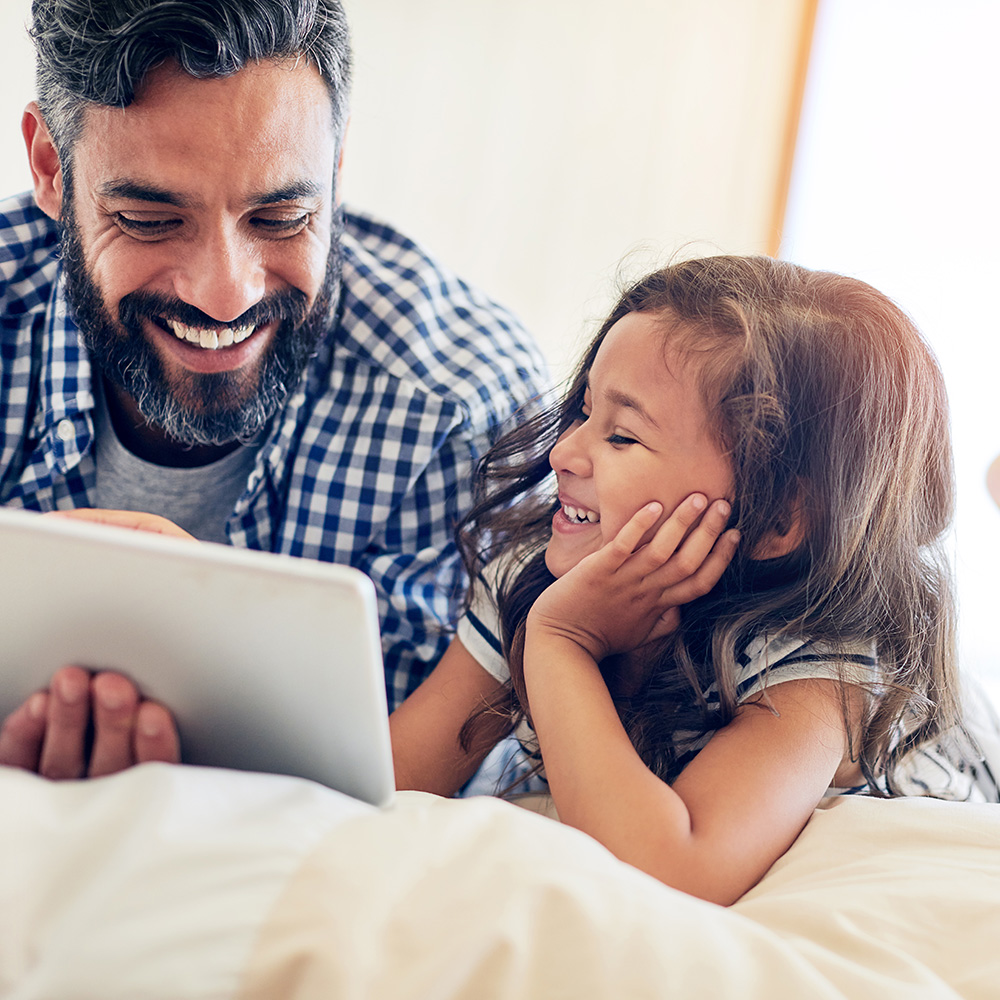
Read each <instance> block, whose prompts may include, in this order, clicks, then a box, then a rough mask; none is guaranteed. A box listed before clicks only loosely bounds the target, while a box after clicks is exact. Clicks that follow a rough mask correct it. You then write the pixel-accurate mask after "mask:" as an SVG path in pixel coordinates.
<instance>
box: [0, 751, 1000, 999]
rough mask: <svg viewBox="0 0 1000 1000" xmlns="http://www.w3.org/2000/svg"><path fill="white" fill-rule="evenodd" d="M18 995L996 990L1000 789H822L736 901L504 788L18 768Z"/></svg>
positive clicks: (13, 820)
mask: <svg viewBox="0 0 1000 1000" xmlns="http://www.w3.org/2000/svg"><path fill="white" fill-rule="evenodd" d="M0 803H2V809H3V815H4V820H3V823H2V826H0V850H2V851H3V857H4V862H5V863H4V865H3V866H2V869H0V995H2V996H4V997H9V998H13V1000H43V998H44V1000H55V998H58V1000H77V998H80V1000H83V998H88V1000H89V998H95V1000H96V998H100V1000H118V998H121V1000H125V998H128V1000H136V998H140V997H141V998H160V997H163V998H167V997H170V998H172V1000H209V998H211V1000H218V998H232V1000H264V998H267V1000H273V998H277V997H281V998H285V1000H313V998H315V1000H319V998H324V1000H328V998H336V997H351V998H372V1000H375V998H377V1000H394V998H400V1000H402V998H407V1000H409V998H412V1000H427V998H435V1000H452V998H454V1000H458V998H469V1000H472V998H475V1000H489V998H497V1000H507V998H510V1000H513V998H518V1000H531V998H538V1000H542V998H544V1000H551V998H558V997H573V998H601V1000H604V998H608V1000H611V998H614V1000H621V998H629V1000H633V998H634V1000H643V998H660V997H664V998H666V997H671V998H678V997H681V998H683V997H698V998H700V997H706V996H710V997H713V998H718V997H722V998H725V997H733V998H737V997H738V998H740V1000H747V998H749V1000H754V998H761V1000H764V998H767V1000H773V998H775V997H810V998H827V997H829V998H835V997H836V998H850V1000H866V998H872V1000H876V998H877V1000H893V998H896V997H899V998H900V1000H902V998H904V997H905V998H906V1000H913V998H938V997H941V998H945V997H949V998H950V997H966V998H986V997H996V996H998V995H1000V959H998V957H997V955H998V952H1000V949H998V948H997V945H996V930H995V928H996V912H997V903H998V901H1000V807H998V806H995V805H973V804H969V803H948V802H937V801H932V800H918V799H907V800H894V801H881V800H874V799H862V798H844V799H836V800H828V801H826V802H824V803H823V804H822V806H821V808H819V809H817V810H816V812H815V814H814V816H813V818H812V819H811V820H810V822H809V824H808V825H807V827H806V829H805V830H804V832H803V833H802V835H801V836H800V837H799V839H798V840H797V841H796V843H795V844H794V845H793V847H792V848H791V850H790V851H789V852H788V853H787V854H786V855H785V856H784V857H783V858H782V859H780V860H779V861H778V862H777V863H776V864H775V865H774V866H773V868H772V869H771V870H770V871H769V872H768V874H767V875H766V876H765V878H764V879H763V880H762V881H761V882H760V883H759V884H758V885H757V886H756V887H755V888H754V889H752V890H751V891H750V892H749V893H748V894H747V895H746V896H744V897H743V899H741V900H740V901H739V902H738V903H736V904H735V905H734V906H732V907H730V908H728V909H725V908H722V907H718V906H715V905H713V904H709V903H706V902H703V901H701V900H697V899H694V898H692V897H690V896H686V895H684V894H683V893H680V892H677V891H675V890H672V889H669V888H667V887H665V886H662V885H660V884H659V883H657V882H656V881H655V880H653V879H651V878H649V877H648V876H646V875H644V874H642V873H640V872H638V871H636V870H635V869H632V868H630V867H629V866H627V865H624V864H622V863H621V862H619V861H617V860H616V859H615V858H614V857H612V856H611V855H610V854H609V853H608V852H607V851H606V850H604V849H603V848H602V847H601V846H600V845H598V844H597V843H596V842H594V841H593V840H591V839H590V838H588V837H586V836H585V835H583V834H581V833H579V832H578V831H575V830H572V829H569V828H567V827H563V826H561V825H559V824H558V823H556V822H553V821H552V820H550V819H547V818H545V817H544V816H540V815H536V814H533V813H532V812H529V811H527V810H525V809H522V808H518V807H517V806H516V805H512V804H510V803H506V802H501V801H498V800H495V799H488V798H477V799H468V800H445V799H440V798H437V797H434V796H429V795H421V794H418V793H403V794H401V795H399V796H398V798H397V801H396V803H395V805H394V806H392V807H391V808H390V809H387V810H384V811H378V810H376V809H373V808H371V807H368V806H364V805H362V804H360V803H357V802H354V801H353V800H350V799H347V798H345V797H344V796H340V795H338V794H337V793H335V792H331V791H330V790H329V789H325V788H322V787H320V786H318V785H314V784H311V783H310V782H306V781H301V780H298V779H292V778H283V777H277V776H273V775H250V774H238V773H235V772H227V771H217V770H211V769H202V768H187V767H183V768H182V767H170V766H166V765H144V766H142V767H138V768H133V769H132V770H130V771H127V772H125V773H123V774H120V775H116V776H114V777H111V778H104V779H99V780H96V781H91V782H79V783H77V782H73V783H62V784H54V783H51V782H46V781H43V780H42V779H39V778H36V777H35V776H33V775H29V774H26V773H23V772H19V771H13V770H9V769H0Z"/></svg>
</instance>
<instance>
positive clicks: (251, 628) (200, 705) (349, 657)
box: [0, 508, 394, 805]
mask: <svg viewBox="0 0 1000 1000" xmlns="http://www.w3.org/2000/svg"><path fill="white" fill-rule="evenodd" d="M68 664H76V665H79V666H82V667H87V668H89V669H91V670H95V671H97V670H115V671H119V672H120V673H123V674H126V675H127V676H129V677H131V678H132V679H133V680H134V681H135V682H136V683H137V684H138V686H139V688H140V690H141V691H142V693H143V694H144V695H145V696H146V697H147V698H153V699H155V700H157V701H160V702H162V703H163V704H164V705H166V706H167V707H168V708H169V709H170V710H171V712H173V714H174V717H175V719H176V720H177V725H178V729H179V732H180V738H181V753H182V755H183V758H184V760H185V762H187V763H190V764H203V765H209V766H217V767H231V768H238V769H240V770H249V771H272V772H275V773H279V774H292V775H298V776H300V777H303V778H310V779H312V780H314V781H319V782H322V783H323V784H325V785H329V786H330V787H332V788H335V789H337V790H338V791H341V792H345V793H346V794H348V795H351V796H353V797H355V798H358V799H362V800H364V801H366V802H370V803H372V804H374V805H385V804H387V803H388V802H389V800H390V799H391V798H392V793H393V788H394V782H393V771H392V754H391V749H390V743H389V725H388V714H387V710H386V696H385V679H384V675H383V669H382V652H381V646H380V643H379V629H378V615H377V608H376V599H375V588H374V586H373V585H372V582H371V581H370V580H369V579H368V577H366V576H365V575H364V574H363V573H361V572H359V571H358V570H354V569H350V568H348V567H345V566H334V565H330V564H327V563H320V562H315V561H313V560H310V559H296V558H293V557H291V556H279V555H271V554H269V553H263V552H248V551H245V550H241V549H231V548H228V547H227V546H224V545H215V544H211V543H201V544H199V543H195V542H189V541H184V540H183V539H178V538H168V537H163V536H160V535H154V534H150V533H147V532H142V531H129V530H127V529H123V528H118V527H108V526H106V525H96V524H90V523H84V522H81V521H71V520H68V519H64V518H49V517H42V516H40V515H38V514H34V513H29V512H26V511H21V510H12V509H9V508H0V718H3V717H6V716H7V715H8V714H9V713H10V712H11V711H12V710H13V709H14V708H16V707H17V706H18V705H19V704H20V703H21V702H22V701H24V699H25V698H27V697H28V696H29V695H30V694H31V693H32V692H33V691H36V690H38V689H39V688H42V687H45V686H47V684H48V681H49V679H50V677H51V676H52V674H53V672H54V671H55V670H57V669H58V668H59V667H62V666H65V665H68Z"/></svg>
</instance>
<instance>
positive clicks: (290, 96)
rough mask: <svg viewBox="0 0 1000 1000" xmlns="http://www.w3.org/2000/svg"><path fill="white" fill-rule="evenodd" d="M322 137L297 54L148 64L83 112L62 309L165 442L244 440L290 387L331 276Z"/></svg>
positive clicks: (317, 103)
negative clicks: (118, 101) (206, 70)
mask: <svg viewBox="0 0 1000 1000" xmlns="http://www.w3.org/2000/svg"><path fill="white" fill-rule="evenodd" d="M335 153H336V141H335V137H334V134H333V127H332V123H331V111H330V99H329V96H328V94H327V90H326V85H325V84H324V82H323V80H322V79H321V77H320V76H319V74H318V73H317V71H316V70H315V68H314V67H313V66H312V65H310V64H307V63H304V62H302V63H299V64H297V65H293V64H292V63H288V62H274V61H272V62H265V63H262V64H259V65H255V66H252V67H248V68H246V69H244V70H241V71H240V72H238V73H236V74H234V75H233V76H230V77H225V78H221V79H210V80H197V79H195V78H193V77H191V76H188V75H187V74H186V73H184V72H182V71H181V70H180V69H179V68H178V67H177V66H176V65H174V64H172V63H171V64H167V65H164V66H161V67H159V68H158V69H155V70H153V71H152V72H151V73H150V74H149V76H148V77H147V80H146V82H145V84H144V86H143V88H142V89H141V90H140V92H139V94H138V96H137V99H136V101H135V102H134V103H133V104H132V105H130V106H129V107H128V108H125V109H114V108H106V107H91V108H88V109H87V110H86V112H85V117H84V127H83V133H82V135H81V138H80V139H79V141H78V142H77V144H76V146H75V147H74V149H73V154H72V155H73V169H72V191H71V192H68V197H64V200H63V217H62V221H63V225H64V232H63V244H64V255H65V258H66V272H67V288H68V293H69V297H70V304H71V307H72V310H73V313H74V316H75V318H76V319H77V321H78V324H79V326H80V328H81V332H82V334H83V337H84V342H85V343H86V344H87V347H88V349H89V350H90V352H91V355H92V357H93V358H94V360H95V363H96V364H97V365H98V367H99V368H100V369H101V370H102V371H103V372H104V374H105V375H106V377H107V378H108V379H109V380H110V381H111V383H112V384H113V386H114V388H115V389H116V390H117V391H118V393H119V394H121V393H124V395H125V397H126V399H130V400H131V401H132V403H133V404H134V405H135V406H136V407H137V408H138V409H139V411H140V412H141V413H142V416H143V417H144V418H145V420H146V421H148V422H149V423H151V424H153V425H155V426H156V427H159V428H160V429H161V430H163V431H166V433H167V434H168V435H169V436H170V437H171V438H173V439H174V440H176V441H179V442H183V443H187V444H209V445H212V444H223V443H225V442H228V441H232V440H235V439H237V438H248V437H250V436H252V435H253V434H255V433H256V432H257V431H258V430H259V429H260V428H261V427H262V426H263V425H264V423H266V421H267V420H268V419H269V418H270V416H271V415H272V414H273V413H274V412H275V411H276V410H277V408H278V407H279V406H280V405H281V404H282V402H283V401H284V399H285V397H286V396H287V394H288V392H290V391H291V390H292V388H293V387H294V385H295V383H296V382H297V380H298V378H299V375H300V374H301V371H302V368H303V366H304V364H305V361H306V360H307V358H308V356H309V355H310V353H312V351H313V349H314V348H315V344H316V341H317V340H318V338H319V337H320V336H321V335H322V333H323V332H324V330H325V328H326V326H327V325H328V315H329V312H330V303H331V300H332V299H334V298H335V297H336V290H337V287H338V280H339V252H338V250H339V240H338V238H339V213H338V212H337V211H335V205H334V191H333V178H334V170H335V166H336V165H335V162H334V158H335Z"/></svg>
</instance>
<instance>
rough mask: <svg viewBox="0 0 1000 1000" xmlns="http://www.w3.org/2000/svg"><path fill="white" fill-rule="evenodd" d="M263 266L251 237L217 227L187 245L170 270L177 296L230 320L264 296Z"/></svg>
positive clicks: (213, 316)
mask: <svg viewBox="0 0 1000 1000" xmlns="http://www.w3.org/2000/svg"><path fill="white" fill-rule="evenodd" d="M265 277H266V275H265V268H264V263H263V261H262V260H261V257H260V253H259V250H258V248H257V247H255V246H254V245H253V243H252V241H249V240H247V239H246V238H245V237H244V236H242V234H240V233H239V232H235V231H232V230H227V229H224V228H220V229H218V230H216V231H214V232H212V233H210V234H208V235H207V236H205V237H204V238H203V239H201V240H200V241H199V242H198V245H197V246H196V247H189V248H188V252H187V253H186V256H185V259H184V260H183V261H182V262H181V264H180V265H179V266H178V268H177V270H176V271H175V272H174V291H175V293H176V294H177V297H178V298H180V299H181V300H183V301H184V302H186V303H188V305H192V306H195V307H197V308H198V309H200V310H201V311H202V312H203V313H207V314H208V315H209V316H211V317H212V319H215V320H218V321H219V322H220V323H231V322H233V320H236V319H238V318H239V317H240V316H242V315H243V313H245V312H246V311H247V310H248V309H249V308H250V307H251V306H254V305H256V304H257V303H258V302H260V300H261V299H262V298H263V297H264V292H265Z"/></svg>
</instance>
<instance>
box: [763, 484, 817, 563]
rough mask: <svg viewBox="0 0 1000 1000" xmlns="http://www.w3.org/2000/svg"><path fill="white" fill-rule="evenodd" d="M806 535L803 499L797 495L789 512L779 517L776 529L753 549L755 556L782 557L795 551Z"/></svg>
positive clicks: (764, 557)
mask: <svg viewBox="0 0 1000 1000" xmlns="http://www.w3.org/2000/svg"><path fill="white" fill-rule="evenodd" d="M805 537H806V525H805V516H804V515H803V513H802V503H801V500H800V499H799V497H796V499H795V501H794V502H793V503H792V505H791V507H790V509H789V510H788V512H787V513H786V514H784V515H783V516H782V517H780V518H779V519H778V521H777V522H776V524H775V526H774V530H773V531H770V532H768V534H767V535H765V536H764V538H763V539H761V542H760V544H759V545H758V546H757V547H756V548H755V549H754V551H753V558H754V559H780V558H781V557H782V556H787V555H788V554H789V553H790V552H794V551H795V549H797V548H798V547H799V546H800V545H801V544H802V543H803V542H804V541H805Z"/></svg>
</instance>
